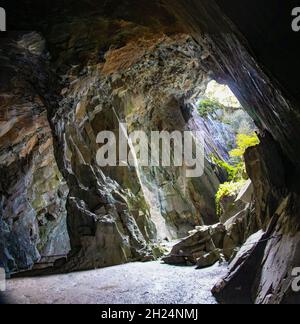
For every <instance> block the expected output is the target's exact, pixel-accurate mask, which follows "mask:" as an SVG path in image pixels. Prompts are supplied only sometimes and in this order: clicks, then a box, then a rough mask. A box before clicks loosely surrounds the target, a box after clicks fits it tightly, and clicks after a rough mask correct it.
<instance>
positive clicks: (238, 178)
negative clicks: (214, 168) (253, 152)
mask: <svg viewBox="0 0 300 324" xmlns="http://www.w3.org/2000/svg"><path fill="white" fill-rule="evenodd" d="M236 143H237V148H236V149H234V150H232V151H231V152H230V156H231V157H232V158H233V159H232V164H229V163H226V162H224V161H221V160H219V159H217V158H215V157H213V158H212V161H213V162H214V163H215V164H217V165H218V166H219V167H221V168H223V169H224V170H226V172H227V174H228V180H229V181H230V182H225V183H224V184H221V185H220V187H219V190H218V192H217V194H216V206H217V213H218V215H219V216H220V213H221V206H220V202H221V200H222V199H223V198H224V197H230V196H233V195H236V194H237V193H238V192H239V191H240V190H241V189H242V187H243V186H244V184H245V181H246V180H247V179H248V175H247V173H246V166H245V161H244V154H245V151H246V150H247V148H249V147H252V146H256V145H258V144H259V138H258V137H257V135H256V134H255V133H253V134H252V135H246V134H238V135H237V138H236Z"/></svg>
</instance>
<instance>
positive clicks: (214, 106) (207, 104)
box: [198, 99, 224, 118]
mask: <svg viewBox="0 0 300 324" xmlns="http://www.w3.org/2000/svg"><path fill="white" fill-rule="evenodd" d="M219 109H224V106H223V105H222V104H221V103H219V102H218V101H216V100H212V99H205V100H202V101H201V102H200V104H199V106H198V113H199V115H200V116H201V117H202V118H207V116H208V115H213V114H215V113H216V111H217V110H219Z"/></svg>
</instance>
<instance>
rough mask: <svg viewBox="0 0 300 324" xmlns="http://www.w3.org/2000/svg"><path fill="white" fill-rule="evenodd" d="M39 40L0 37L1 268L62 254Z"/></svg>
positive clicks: (61, 186)
mask: <svg viewBox="0 0 300 324" xmlns="http://www.w3.org/2000/svg"><path fill="white" fill-rule="evenodd" d="M46 60H47V56H46V51H45V42H44V40H43V39H42V38H41V36H40V35H39V34H37V33H31V34H27V35H25V36H24V37H17V38H15V39H14V38H12V39H9V40H7V39H5V38H4V39H2V40H1V63H0V64H1V84H0V86H1V89H0V100H1V112H0V113H1V120H0V123H1V127H0V152H1V153H0V173H1V177H0V194H1V203H0V228H1V230H0V258H1V261H2V263H3V264H4V266H5V269H6V270H7V271H19V270H22V269H28V268H30V267H31V266H32V265H33V264H34V262H36V261H39V259H40V257H41V256H47V255H49V254H50V255H56V254H67V253H68V251H69V249H70V245H69V238H68V234H67V227H66V214H67V213H66V209H65V202H66V197H67V195H68V188H67V187H66V184H65V182H64V180H63V178H62V175H61V173H60V171H59V169H58V167H57V164H56V161H55V157H54V150H53V138H52V134H51V129H50V125H49V123H48V119H47V109H46V107H45V102H44V98H43V97H42V95H41V93H42V92H43V91H44V90H45V87H46V84H45V82H46V79H47V75H46Z"/></svg>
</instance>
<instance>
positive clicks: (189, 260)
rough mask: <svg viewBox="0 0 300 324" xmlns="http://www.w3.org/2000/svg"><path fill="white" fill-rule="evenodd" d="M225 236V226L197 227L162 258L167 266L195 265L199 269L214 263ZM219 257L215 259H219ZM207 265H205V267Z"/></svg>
mask: <svg viewBox="0 0 300 324" xmlns="http://www.w3.org/2000/svg"><path fill="white" fill-rule="evenodd" d="M225 234H226V229H225V226H224V225H223V224H221V223H218V224H216V225H212V226H197V227H196V228H195V230H193V231H191V232H190V236H188V237H187V238H185V239H183V240H182V241H180V242H179V243H178V244H176V245H175V246H174V247H173V249H172V251H171V253H170V255H168V256H166V257H165V258H163V261H164V262H165V263H167V264H186V265H191V264H192V265H196V264H198V261H199V266H200V267H205V266H208V265H211V264H212V263H215V262H216V261H215V259H216V255H217V254H218V255H219V256H220V253H216V252H215V251H216V250H217V248H222V244H223V240H224V237H225ZM219 256H218V258H217V259H219ZM205 264H207V265H205Z"/></svg>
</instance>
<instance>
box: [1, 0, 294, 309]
mask: <svg viewBox="0 0 300 324" xmlns="http://www.w3.org/2000/svg"><path fill="white" fill-rule="evenodd" d="M35 2H36V3H38V1H27V2H26V5H27V3H32V4H33V3H35ZM270 2H271V1H270ZM45 3H47V5H48V6H49V12H50V13H51V14H48V13H47V15H44V14H42V15H41V12H42V11H43V10H41V9H42V8H41V6H42V7H43V6H44V4H42V5H41V4H39V5H38V6H37V8H32V10H30V14H29V15H28V14H27V11H26V10H25V11H24V10H23V6H26V5H25V4H24V5H22V10H18V13H17V14H16V15H15V17H23V18H24V20H23V19H17V18H9V21H8V28H10V26H11V24H12V23H14V20H15V23H16V26H18V28H19V29H20V30H30V29H32V30H34V31H33V32H18V33H7V34H5V35H4V36H3V37H1V39H0V45H1V48H2V46H3V48H5V51H4V50H2V49H1V55H0V63H1V72H2V71H3V76H2V75H1V84H0V85H1V93H0V96H1V98H0V99H1V100H0V104H1V107H3V109H2V110H1V116H0V117H1V129H0V153H1V158H0V170H1V178H0V194H1V199H0V211H1V215H0V216H1V217H0V267H4V268H5V271H6V273H7V274H8V276H9V275H12V276H21V277H22V276H36V275H47V274H53V275H57V274H63V275H62V276H63V277H60V276H58V277H55V276H54V277H52V278H51V279H50V280H49V277H48V278H47V277H45V278H43V279H44V280H40V281H39V283H40V284H41V287H42V286H43V289H42V290H43V291H46V292H47V289H49V287H52V286H51V285H52V284H53V283H57V281H56V280H58V282H61V281H60V279H61V278H63V280H62V281H63V283H64V287H63V290H64V294H65V295H64V297H65V299H64V301H66V300H70V301H71V302H72V301H73V302H74V301H78V299H76V298H75V297H74V296H76V295H77V294H76V291H74V290H73V291H72V296H70V295H68V292H69V293H70V290H69V288H70V285H72V283H70V278H71V279H74V280H77V283H79V286H80V282H83V283H84V284H88V285H89V287H88V290H89V292H88V293H87V295H85V296H84V297H85V298H86V301H87V302H89V301H95V300H96V301H99V299H101V300H103V301H111V302H115V301H116V300H117V301H120V300H123V299H122V298H123V297H124V298H125V299H124V300H125V301H131V302H132V301H137V302H141V301H145V299H147V292H148V290H150V291H151V293H150V294H149V299H147V301H149V302H151V303H153V296H155V297H156V298H157V299H155V301H156V302H162V303H164V302H165V301H166V300H165V299H164V297H165V294H164V293H165V292H164V290H168V289H169V288H170V289H171V291H172V293H170V294H169V295H168V296H167V297H166V299H167V300H168V301H171V302H182V301H190V302H195V303H197V302H199V301H203V302H209V303H214V302H216V300H215V299H214V298H213V297H212V294H211V288H212V287H213V286H214V288H213V290H212V291H213V294H214V296H215V297H216V298H217V300H218V302H224V303H226V302H235V303H238V302H243V303H284V302H288V301H299V295H295V291H294V290H293V289H292V287H293V285H292V282H293V275H292V273H294V272H292V271H291V270H292V269H294V268H295V267H297V265H298V264H297V262H299V241H300V237H299V217H297V215H298V214H299V212H298V211H299V210H300V206H299V197H298V192H299V184H298V174H299V155H300V154H299V152H300V149H299V143H300V141H299V131H298V129H299V114H298V106H299V105H298V101H299V96H297V89H296V88H295V87H296V86H295V84H297V83H295V82H292V81H293V78H292V79H289V78H287V74H289V73H290V70H291V65H292V64H293V63H295V62H296V60H295V59H294V55H295V53H296V51H293V53H294V54H293V55H290V56H289V53H288V52H289V51H280V50H278V45H279V46H280V42H278V44H277V39H278V38H277V37H279V39H285V43H286V44H289V45H291V46H290V47H289V46H288V48H293V49H294V45H293V44H294V43H293V42H292V40H293V41H294V39H295V34H293V36H291V35H289V31H287V30H286V28H284V30H281V29H280V27H279V26H278V30H280V32H279V33H274V34H272V37H271V38H268V37H267V36H266V35H268V33H267V32H266V33H262V32H261V30H264V31H267V30H269V29H270V21H271V20H275V18H277V17H275V16H277V15H278V12H279V11H278V10H276V11H272V10H269V9H268V15H267V17H268V19H264V15H265V14H266V12H265V11H262V10H260V8H261V7H260V5H259V6H256V5H255V4H251V5H250V7H249V8H251V11H259V14H258V15H257V16H256V19H257V23H258V24H257V26H259V28H254V29H253V28H252V27H251V26H252V25H253V24H252V22H251V21H250V18H248V17H245V15H244V14H243V15H239V13H237V14H235V12H240V11H241V8H242V7H243V6H240V5H237V1H233V2H232V1H226V4H221V1H213V0H201V1H200V0H199V1H194V0H189V1H183V0H174V1H172V2H171V1H167V0H162V1H152V2H151V4H150V3H149V1H143V0H140V1H122V0H118V1H114V0H107V1H105V4H103V3H101V1H100V0H99V1H98V0H91V1H84V5H82V4H81V3H78V4H76V6H74V5H70V6H69V5H67V6H66V7H64V5H65V3H64V4H62V3H61V1H55V5H54V4H53V5H52V3H51V4H50V1H49V2H48V1H45ZM71 3H72V4H74V3H75V2H74V1H71ZM232 3H233V5H232ZM272 3H275V4H276V8H277V7H278V8H279V6H278V3H279V2H278V1H272ZM218 4H219V5H218ZM270 7H271V4H270ZM231 9H235V10H236V11H235V10H234V11H233V13H234V14H231V13H230V12H231ZM242 9H243V8H242ZM275 13H276V14H275ZM11 16H13V15H10V14H9V15H8V17H11ZM29 16H30V17H29ZM50 17H51V19H50ZM241 17H242V18H241ZM286 17H287V15H286ZM230 19H232V21H230ZM17 20H18V21H17ZM32 20H35V21H34V23H32ZM284 20H286V19H284ZM29 26H30V28H28V27H29ZM289 27H290V25H289V24H287V28H289ZM275 43H276V45H275ZM295 43H296V42H295ZM267 45H268V46H267ZM275 49H276V50H275ZM295 56H296V55H295ZM282 57H284V58H286V59H285V60H284V61H285V62H283V64H279V63H280V61H281V60H282ZM289 57H290V58H291V60H289V59H288V58H289ZM2 67H3V68H2ZM268 69H269V70H268ZM275 78H276V79H275ZM3 80H4V81H3ZM214 80H215V81H214ZM291 80H292V81H291ZM218 83H219V84H218ZM292 83H293V84H292ZM225 84H228V85H229V86H230V89H231V90H232V92H233V93H234V94H235V96H236V98H237V99H236V98H234V97H233V96H232V93H231V92H230V91H229V90H228V88H227V87H226V86H225ZM245 111H246V112H247V113H248V114H249V116H251V117H249V116H248V115H247V114H246V113H245ZM2 112H3V113H2ZM120 123H124V124H125V123H126V125H127V126H128V130H129V131H130V132H131V131H133V132H134V131H138V130H143V131H144V132H145V133H146V134H148V133H149V132H151V130H158V131H165V132H169V133H171V132H173V131H174V130H178V131H180V132H184V131H197V130H201V131H202V133H204V135H205V136H204V139H205V140H204V152H205V154H204V163H203V167H204V169H203V170H204V173H203V175H202V176H201V177H195V178H187V177H184V176H183V172H184V171H185V166H184V165H183V166H181V167H178V166H176V167H173V166H171V167H167V168H162V167H160V166H159V167H144V166H141V165H136V166H128V165H125V166H123V167H122V168H120V167H118V168H117V167H111V166H107V167H106V166H104V167H99V165H98V163H97V158H96V156H97V152H98V151H99V147H100V145H99V144H102V143H98V142H97V136H98V134H99V132H102V131H110V132H113V133H115V134H117V135H118V133H119V132H120V129H121V128H120V127H119V125H120ZM254 125H255V126H254ZM257 130H259V132H257V133H258V135H255V132H256V131H257ZM121 131H122V130H121ZM119 135H120V134H119ZM117 145H120V143H118V144H117ZM125 145H127V143H126V144H125ZM118 149H119V147H118ZM173 151H176V149H175V146H174V147H173ZM192 151H193V149H192ZM136 155H138V154H136ZM120 160H121V162H122V161H123V160H122V159H120ZM249 178H250V179H251V180H250V179H249ZM174 240H176V241H174ZM62 251H63V254H62V255H64V257H63V258H59V259H56V257H55V258H54V260H53V262H52V261H51V267H46V268H45V267H44V266H42V269H37V268H36V269H35V268H34V267H35V265H38V263H39V262H40V261H41V260H42V258H41V257H42V256H43V253H44V252H47V253H48V255H49V256H50V257H51V256H53V257H54V254H55V255H57V256H59V255H60V252H62ZM287 251H288V253H287ZM165 254H166V255H165ZM154 260H163V261H164V264H160V262H159V261H154ZM145 261H150V262H147V263H144V262H145ZM151 261H153V262H151ZM170 265H172V266H170ZM173 265H180V266H181V267H173ZM182 265H185V266H190V265H193V266H194V267H197V269H201V270H200V271H195V270H194V267H182ZM227 265H228V267H227ZM112 266H117V267H114V268H111V267H112ZM90 269H100V270H95V271H93V272H88V273H87V272H84V273H81V274H79V273H76V274H74V276H70V277H68V276H67V275H64V274H65V273H69V272H76V271H81V270H83V271H88V270H90ZM127 273H128V276H125V277H124V274H127ZM112 274H113V275H114V278H113V279H112V277H111V276H112ZM103 278H104V279H103ZM124 278H125V279H126V280H124ZM137 278H138V279H139V280H137ZM149 278H150V281H151V282H150V284H149ZM170 278H171V279H170ZM172 278H176V280H178V283H176V282H174V280H172ZM194 278H197V280H196V279H194ZM212 278H213V280H212ZM222 278H223V279H222ZM102 279H103V280H104V281H105V282H106V283H107V285H108V286H106V285H105V286H104V285H103V282H102ZM111 279H112V280H111ZM198 279H199V280H200V284H201V285H203V286H204V288H203V291H200V290H201V289H199V287H198V286H199V284H198ZM217 279H220V281H219V282H218V283H217V282H216V281H217ZM26 280H27V279H24V281H22V280H21V281H19V282H18V281H14V280H12V281H11V282H8V285H9V286H10V287H12V290H11V291H12V298H15V299H16V300H18V301H21V302H22V301H24V299H25V300H26V298H27V297H26V296H29V297H28V298H29V301H39V298H40V299H41V300H42V299H43V300H44V301H45V299H46V301H47V298H49V299H48V301H49V300H50V301H55V300H57V299H56V297H57V296H55V293H54V295H51V294H48V295H47V294H45V296H41V291H42V290H37V281H35V279H32V281H31V279H30V280H29V281H26ZM52 280H54V281H52ZM143 280H145V281H143ZM139 281H140V282H141V285H140V286H139V285H137V283H138V282H139ZM144 283H146V284H145V285H144ZM153 283H154V284H153ZM94 284H96V285H97V287H100V288H101V289H100V291H101V294H100V293H99V295H97V296H95V291H94V288H95V287H94ZM28 285H29V286H30V288H31V289H32V291H31V292H30V291H28ZM127 285H128V287H129V288H131V289H128V291H129V292H130V293H128V294H126V292H124V291H125V290H126V291H127ZM73 286H76V284H75V285H73ZM73 286H72V287H73ZM141 286H142V288H143V287H144V288H145V290H146V291H145V290H141V291H140V290H139V288H141ZM16 287H17V290H14V289H15V288H16ZM118 287H121V289H119V288H118ZM132 287H135V288H134V289H132ZM166 287H167V288H166ZM38 288H39V287H38ZM122 288H123V289H122ZM124 288H126V289H124ZM80 289H81V290H83V291H85V287H83V286H82V285H81V286H80ZM67 291H68V292H67ZM107 291H109V292H110V294H107ZM168 291H169V290H168ZM195 291H196V293H194V292H195ZM18 292H21V293H20V294H19V293H18ZM22 292H23V293H22ZM133 292H134V293H133ZM191 292H192V293H191ZM202 292H203V295H202ZM48 293H49V291H48ZM123 293H124V295H123ZM50 295H51V296H50ZM157 295H159V296H160V297H159V298H158V297H157ZM24 296H25V297H24ZM98 296H99V299H98ZM145 296H146V297H145ZM174 296H175V297H174ZM108 297H109V298H108ZM107 298H108V299H107ZM174 298H175V299H174Z"/></svg>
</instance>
